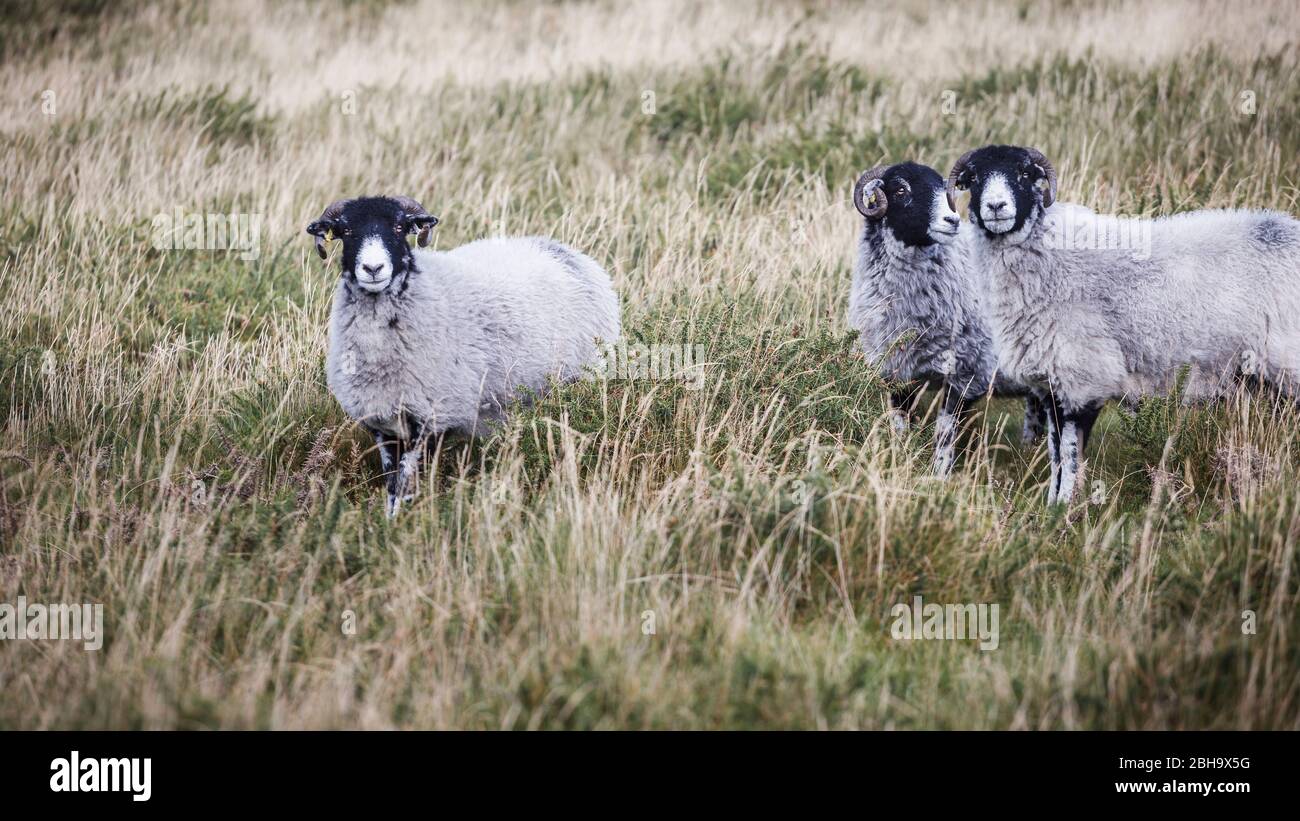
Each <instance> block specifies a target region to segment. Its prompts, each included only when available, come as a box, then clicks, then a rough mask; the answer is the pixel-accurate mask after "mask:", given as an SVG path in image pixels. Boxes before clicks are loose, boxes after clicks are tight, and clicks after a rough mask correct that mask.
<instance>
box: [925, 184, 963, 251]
mask: <svg viewBox="0 0 1300 821" xmlns="http://www.w3.org/2000/svg"><path fill="white" fill-rule="evenodd" d="M931 213H932V214H934V218H933V219H931V220H930V225H929V226H928V227H927V228H926V233H928V234H929V235H930V239H932V240H934V241H935V242H937V243H938V244H940V245H947V244H948V243H950V242H952V241H953V239H954V238H955V237H956V236H957V229H958V228H959V227H960V226H961V217H960V216H958V215H957V212H956V211H954V210H952V209H951V208H949V207H948V194H947V192H946V191H940V192H938V193H937V194H935V195H934V205H933V207H932V209H931Z"/></svg>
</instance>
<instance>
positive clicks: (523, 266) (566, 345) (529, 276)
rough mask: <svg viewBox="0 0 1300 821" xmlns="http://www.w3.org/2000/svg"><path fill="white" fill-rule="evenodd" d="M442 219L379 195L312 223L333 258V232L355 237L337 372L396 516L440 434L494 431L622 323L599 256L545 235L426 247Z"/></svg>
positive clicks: (346, 251) (337, 321)
mask: <svg viewBox="0 0 1300 821" xmlns="http://www.w3.org/2000/svg"><path fill="white" fill-rule="evenodd" d="M437 222H438V220H437V218H436V217H433V216H431V215H429V214H428V213H426V212H425V210H424V208H423V207H422V206H421V205H420V204H419V203H418V202H416V201H415V200H413V199H410V198H408V197H367V198H361V199H354V200H340V201H338V202H335V203H334V204H332V205H330V206H329V207H328V208H326V209H325V211H324V213H323V214H321V216H320V219H318V220H316V221H315V222H313V223H311V225H309V226H307V233H309V234H312V235H314V236H315V237H316V250H317V251H318V252H319V253H320V255H321V258H322V259H324V258H325V256H326V253H325V241H326V240H327V239H330V238H331V237H336V238H339V239H341V240H342V241H343V260H342V276H341V277H340V280H339V286H338V290H337V291H336V292H335V295H334V308H333V312H332V314H331V317H330V346H329V355H328V358H327V361H326V376H327V379H328V382H329V387H330V391H331V392H332V393H333V394H334V396H335V398H336V399H338V401H339V404H340V405H342V406H343V409H344V410H345V411H347V413H348V415H350V416H351V417H352V418H354V419H356V420H358V421H359V422H360V423H361V424H362V425H363V426H365V427H366V429H367V430H369V431H370V432H371V433H372V434H373V435H374V437H375V443H376V445H377V446H378V449H379V456H380V462H381V464H382V466H383V470H384V472H385V473H386V474H387V477H388V505H387V513H388V515H389V516H394V515H396V513H397V511H398V509H399V508H400V506H401V504H402V502H403V501H406V500H408V499H409V498H410V494H411V493H412V492H413V491H412V489H413V485H414V480H415V477H416V474H417V471H418V469H419V465H420V459H421V457H422V456H423V454H424V453H425V450H426V447H428V446H429V445H430V444H431V443H433V444H434V447H433V448H432V449H433V450H434V452H436V450H437V448H436V440H438V439H440V438H441V437H442V436H443V435H444V434H447V433H457V434H465V435H469V436H474V435H477V434H479V433H482V432H484V431H485V429H486V428H487V427H489V426H491V425H492V424H493V423H497V422H499V421H501V420H502V419H503V418H504V415H505V411H506V408H507V407H508V406H509V405H510V404H511V403H512V402H514V401H516V400H521V399H522V400H526V399H527V398H528V397H529V396H530V395H535V394H539V393H541V392H543V391H545V390H546V388H547V387H548V385H549V384H550V383H551V382H552V381H553V380H554V381H570V380H573V379H576V378H578V377H580V376H581V375H582V374H583V372H584V370H585V369H586V367H587V366H588V365H589V364H593V363H594V362H595V361H596V360H597V357H598V354H599V350H598V342H597V340H603V341H605V342H615V341H617V340H618V337H619V333H620V322H619V305H618V297H617V295H616V294H615V293H614V289H613V286H612V285H611V283H610V279H609V275H608V274H607V273H605V271H604V270H603V269H602V268H601V267H600V266H599V265H598V264H596V262H595V261H594V260H592V259H591V258H590V257H587V256H585V255H583V254H580V253H578V252H577V251H574V250H573V249H571V248H569V247H567V246H565V245H562V244H561V243H559V242H556V241H554V240H551V239H545V238H540V237H527V238H511V239H487V240H479V241H477V242H472V243H469V244H468V245H462V246H461V247H459V248H456V249H454V250H452V251H447V252H434V251H426V250H423V246H425V245H427V244H428V241H429V232H430V230H431V229H432V228H433V226H434V225H436V224H437ZM409 234H417V235H418V237H419V245H420V246H421V247H420V248H418V249H412V248H411V246H410V245H409V244H408V242H407V236H408V235H409Z"/></svg>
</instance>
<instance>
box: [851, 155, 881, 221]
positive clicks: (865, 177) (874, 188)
mask: <svg viewBox="0 0 1300 821" xmlns="http://www.w3.org/2000/svg"><path fill="white" fill-rule="evenodd" d="M887 170H889V166H887V165H877V166H876V167H875V168H870V169H867V170H866V171H863V172H862V176H861V177H858V182H857V184H856V185H854V186H853V204H854V205H855V206H856V207H857V209H858V213H860V214H862V216H864V217H866V218H867V219H871V218H873V217H878V216H880V215H882V214H884V213H885V211H886V210H888V209H889V199H888V198H887V197H886V196H885V192H884V191H881V190H880V189H881V188H882V187H884V185H885V181H884V180H883V179H881V178H882V177H883V176H884V174H885V172H886V171H887ZM873 197H878V198H879V203H880V204H879V205H876V206H868V205H867V202H869V201H870V200H871V199H872V198H873Z"/></svg>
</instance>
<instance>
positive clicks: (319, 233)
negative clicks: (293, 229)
mask: <svg viewBox="0 0 1300 821" xmlns="http://www.w3.org/2000/svg"><path fill="white" fill-rule="evenodd" d="M349 202H352V200H335V201H334V202H332V203H330V204H329V206H328V207H326V209H325V210H324V211H322V212H321V214H320V219H318V220H316V221H315V222H313V223H312V224H311V225H308V226H307V233H309V234H312V235H313V236H315V237H316V253H318V254H320V258H321V259H325V258H326V257H327V256H328V254H327V253H326V252H325V235H326V234H327V233H329V231H330V229H331V227H332V225H333V223H334V220H336V219H338V218H339V217H340V216H342V215H343V208H344V207H345V206H346V205H347V204H348V203H349Z"/></svg>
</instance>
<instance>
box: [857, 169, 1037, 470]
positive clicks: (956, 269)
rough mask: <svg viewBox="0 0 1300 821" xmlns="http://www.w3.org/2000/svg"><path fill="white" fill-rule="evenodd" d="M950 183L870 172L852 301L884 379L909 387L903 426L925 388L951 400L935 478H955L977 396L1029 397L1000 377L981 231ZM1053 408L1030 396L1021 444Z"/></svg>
mask: <svg viewBox="0 0 1300 821" xmlns="http://www.w3.org/2000/svg"><path fill="white" fill-rule="evenodd" d="M947 193H948V192H947V189H946V186H945V182H944V178H943V177H942V176H941V175H940V174H939V172H938V171H935V170H934V169H933V168H929V167H928V166H924V165H918V164H917V163H913V162H904V163H899V164H897V165H890V166H883V165H882V166H877V167H875V168H872V169H870V170H868V171H865V172H863V174H862V176H861V177H859V178H858V181H857V184H856V185H855V186H854V189H853V202H854V205H855V206H856V207H857V209H858V212H859V213H861V214H862V217H863V219H864V223H865V224H864V226H863V229H862V235H861V238H860V239H859V241H858V252H857V259H856V260H855V263H854V267H853V284H852V290H851V291H850V295H849V315H848V321H849V325H850V326H851V327H853V328H855V329H856V330H857V331H858V332H859V337H858V346H859V348H860V350H861V351H862V352H863V353H864V354H865V355H866V356H867V358H868V359H869V360H871V361H873V362H875V363H878V364H879V367H880V369H881V372H882V374H883V375H884V376H885V377H886V378H888V379H889V380H890V381H892V382H895V383H898V384H900V385H901V387H899V388H898V389H896V390H894V391H892V392H891V393H890V394H889V397H888V399H889V405H890V415H891V417H892V418H893V420H894V426H895V428H896V429H905V428H906V425H907V415H906V414H907V410H908V409H909V408H911V406H912V405H913V403H914V402H915V399H916V396H917V395H918V394H919V393H920V391H921V390H923V389H924V388H926V387H931V388H936V389H938V390H940V391H941V393H942V395H943V406H942V409H941V410H940V413H939V418H938V420H937V421H936V424H935V450H934V462H933V467H934V472H935V473H936V474H938V475H939V476H946V475H947V474H948V473H949V472H950V471H951V470H952V466H953V462H954V459H955V456H954V444H955V441H956V437H957V432H958V430H959V428H960V424H961V421H962V417H963V416H964V414H965V411H966V408H967V405H968V403H969V402H970V401H971V400H972V399H977V398H979V397H980V396H982V395H984V394H987V393H989V392H990V390H992V391H993V392H994V393H997V394H999V395H1007V396H1013V395H1014V396H1019V395H1025V394H1026V391H1025V390H1024V389H1023V388H1022V387H1021V386H1019V385H1016V384H1014V383H1012V382H1011V381H1009V380H1006V379H1002V378H997V377H995V367H996V363H997V357H996V355H995V353H994V351H993V344H992V338H991V336H990V333H989V330H988V327H987V320H986V319H985V317H984V315H983V310H984V309H983V306H982V304H981V303H982V300H983V292H984V289H985V287H986V284H985V282H984V279H983V276H982V272H981V271H979V270H977V269H976V268H975V267H974V266H972V265H971V264H970V260H969V256H970V252H969V245H970V243H971V241H972V240H973V239H974V238H973V233H974V228H973V227H970V226H966V227H964V228H963V226H962V223H961V218H960V217H959V216H958V215H957V212H956V211H955V210H954V209H953V202H952V200H951V199H950V198H949V197H948V195H947ZM1043 415H1044V411H1043V408H1042V406H1041V405H1040V403H1039V402H1038V400H1037V397H1035V396H1032V395H1030V396H1028V397H1027V399H1026V408H1025V425H1024V429H1023V432H1022V438H1023V439H1024V441H1026V442H1032V441H1034V440H1035V439H1036V438H1037V437H1038V435H1039V434H1040V433H1041V424H1042V421H1041V420H1042V418H1043Z"/></svg>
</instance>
